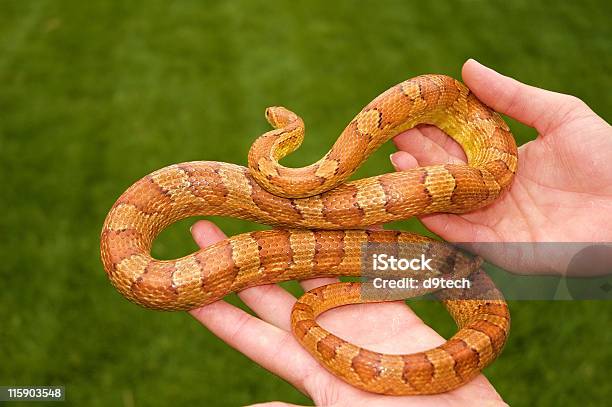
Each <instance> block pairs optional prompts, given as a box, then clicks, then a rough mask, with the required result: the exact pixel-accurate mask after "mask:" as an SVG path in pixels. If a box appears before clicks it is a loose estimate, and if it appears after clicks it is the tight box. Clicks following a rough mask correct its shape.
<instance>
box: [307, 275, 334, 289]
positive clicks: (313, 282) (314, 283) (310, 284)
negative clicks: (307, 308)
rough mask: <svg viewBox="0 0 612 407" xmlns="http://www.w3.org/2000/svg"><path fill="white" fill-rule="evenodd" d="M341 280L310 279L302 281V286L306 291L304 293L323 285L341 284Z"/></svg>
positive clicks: (328, 278)
mask: <svg viewBox="0 0 612 407" xmlns="http://www.w3.org/2000/svg"><path fill="white" fill-rule="evenodd" d="M339 281H340V279H339V278H336V277H319V278H310V279H308V280H302V281H300V285H301V286H302V288H303V289H304V291H310V290H312V289H313V288H317V287H321V286H323V285H328V284H334V283H337V282H339Z"/></svg>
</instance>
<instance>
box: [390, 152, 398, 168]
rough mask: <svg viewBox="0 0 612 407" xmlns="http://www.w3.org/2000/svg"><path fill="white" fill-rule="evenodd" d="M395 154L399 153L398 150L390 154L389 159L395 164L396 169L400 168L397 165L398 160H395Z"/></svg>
mask: <svg viewBox="0 0 612 407" xmlns="http://www.w3.org/2000/svg"><path fill="white" fill-rule="evenodd" d="M395 154H397V152H395V153H393V154H390V155H389V160H390V161H391V165H393V168H395V169H396V170H397V169H398V167H397V162H396V161H395V160H396V159H395Z"/></svg>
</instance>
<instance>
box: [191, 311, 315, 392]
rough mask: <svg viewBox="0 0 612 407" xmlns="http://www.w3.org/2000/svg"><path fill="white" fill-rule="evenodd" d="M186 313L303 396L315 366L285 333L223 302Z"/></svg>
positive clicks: (289, 335) (288, 333)
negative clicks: (305, 385) (305, 384)
mask: <svg viewBox="0 0 612 407" xmlns="http://www.w3.org/2000/svg"><path fill="white" fill-rule="evenodd" d="M189 313H190V314H191V315H192V316H193V317H194V318H196V319H197V320H198V321H199V322H201V323H202V324H203V325H204V326H206V327H207V328H208V329H209V330H210V331H211V332H212V333H214V334H215V335H216V336H217V337H219V338H220V339H221V340H222V341H224V342H225V343H227V344H228V345H230V346H231V347H232V348H234V349H236V350H237V351H239V352H241V353H243V354H244V355H245V356H247V357H248V358H249V359H251V360H253V361H254V362H255V363H257V364H259V365H261V366H262V367H263V368H265V369H267V370H269V371H271V372H272V373H274V374H276V375H278V376H280V377H281V378H283V379H285V380H287V381H288V382H289V383H291V384H292V385H293V386H295V387H297V388H298V389H300V390H301V391H303V392H304V383H303V379H304V377H307V376H308V373H309V372H311V371H313V370H314V369H316V368H318V365H317V362H316V361H315V359H313V358H312V357H311V356H310V354H308V353H307V352H306V351H305V350H304V349H302V348H301V347H300V346H299V345H298V343H297V342H296V341H295V340H294V338H293V334H292V333H291V332H287V331H284V330H282V329H280V328H277V327H275V326H273V325H271V324H268V323H267V322H264V321H262V320H261V319H259V318H256V317H254V316H252V315H250V314H248V313H246V312H245V311H243V310H241V309H240V308H237V307H234V306H233V305H231V304H228V303H227V302H225V301H217V302H214V303H212V304H210V305H207V306H205V307H201V308H196V309H194V310H191V311H189Z"/></svg>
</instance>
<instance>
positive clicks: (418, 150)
mask: <svg viewBox="0 0 612 407" xmlns="http://www.w3.org/2000/svg"><path fill="white" fill-rule="evenodd" d="M430 134H431V133H430ZM446 137H447V138H448V136H446ZM393 142H394V143H395V145H396V146H397V148H398V149H399V150H402V151H405V152H407V153H410V155H412V156H413V157H414V158H415V159H416V160H417V162H418V163H419V165H421V166H425V165H433V164H459V163H465V161H463V160H461V158H460V156H459V155H453V154H451V153H450V152H449V151H447V150H445V149H444V147H442V146H441V145H440V144H438V143H436V142H435V141H433V140H432V139H431V138H430V137H428V136H426V135H425V134H423V131H422V130H421V129H420V128H414V129H410V130H408V131H407V132H405V133H402V134H400V135H398V136H396V137H395V138H394V139H393ZM452 150H454V151H453V153H454V154H464V153H463V150H461V148H460V147H459V149H458V150H459V151H457V149H456V148H453V149H452Z"/></svg>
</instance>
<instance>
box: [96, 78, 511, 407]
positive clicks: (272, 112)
mask: <svg viewBox="0 0 612 407" xmlns="http://www.w3.org/2000/svg"><path fill="white" fill-rule="evenodd" d="M266 118H267V119H268V121H269V122H270V124H271V125H272V126H273V127H274V130H272V131H269V132H268V133H265V134H264V135H263V136H261V137H260V138H259V139H257V140H256V142H255V143H254V144H253V145H252V147H251V150H250V152H249V156H248V161H249V168H245V167H242V166H239V165H234V164H229V163H223V162H210V161H208V162H207V161H197V162H186V163H181V164H175V165H171V166H168V167H165V168H162V169H160V170H157V171H155V172H153V173H151V174H149V175H147V176H145V177H144V178H142V179H140V180H139V181H137V182H136V183H135V184H133V185H132V186H131V187H129V188H128V189H127V190H126V191H125V192H124V193H123V194H122V195H121V196H120V197H119V199H118V200H117V201H116V202H115V204H114V205H113V206H112V208H111V209H110V211H109V213H108V215H107V217H106V220H105V222H104V226H103V229H102V233H101V257H102V262H103V264H104V268H105V270H106V273H107V275H108V277H109V279H110V280H111V282H112V284H113V285H114V286H115V287H116V288H117V290H118V291H119V292H120V293H121V294H123V295H124V296H125V297H127V298H128V299H129V300H131V301H133V302H135V303H137V304H140V305H142V306H144V307H147V308H152V309H159V310H189V309H193V308H196V307H199V306H203V305H206V304H209V303H212V302H214V301H217V300H219V299H221V298H223V297H224V296H226V295H228V294H229V293H232V292H237V291H240V290H243V289H245V288H248V287H253V286H257V285H262V284H270V283H276V282H281V281H286V280H294V279H306V278H312V277H321V276H359V275H360V273H361V268H362V248H363V247H364V245H366V244H368V243H390V244H402V243H423V242H428V241H430V239H428V238H425V237H423V236H420V235H416V234H413V233H408V232H398V231H372V230H366V229H365V228H366V227H367V226H369V225H374V224H380V223H385V222H390V221H394V220H400V219H407V218H410V217H412V216H415V215H424V214H429V213H437V212H447V213H464V212H468V211H471V210H474V209H477V208H480V207H483V206H486V205H488V204H490V203H491V202H493V201H494V200H495V199H497V198H498V197H499V196H500V194H502V193H503V192H504V191H505V190H506V189H507V188H508V187H509V185H510V184H511V182H512V179H513V176H514V173H515V172H516V168H517V157H518V156H517V148H516V144H515V141H514V138H513V136H512V134H511V133H510V130H509V128H508V126H507V125H506V123H505V122H504V121H503V119H502V118H501V117H500V116H499V115H498V114H497V113H495V112H494V111H492V110H491V109H490V108H489V107H487V106H486V105H484V104H483V103H482V102H480V101H479V100H478V99H477V98H476V97H475V96H474V95H473V94H472V93H471V92H470V91H469V90H468V88H467V87H465V86H464V85H463V84H462V83H461V82H458V81H456V80H455V79H453V78H450V77H447V76H444V75H422V76H418V77H415V78H412V79H409V80H407V81H404V82H402V83H400V84H398V85H396V86H394V87H392V88H391V89H389V90H387V91H386V92H384V93H382V94H381V95H379V96H378V97H377V98H375V99H374V100H373V101H372V102H370V103H369V104H368V105H367V106H366V107H365V108H364V109H363V110H362V111H361V112H359V114H357V116H356V117H355V118H354V119H353V120H351V122H350V123H349V125H348V126H347V127H346V128H345V130H344V131H343V132H342V134H341V135H340V137H339V138H338V139H337V141H336V142H335V144H334V145H333V146H332V148H331V149H330V151H329V152H328V153H327V154H326V155H325V156H324V157H323V158H322V159H321V160H319V161H317V162H316V163H314V164H312V165H310V166H307V167H303V168H287V167H284V166H282V165H281V164H279V160H280V159H281V158H282V157H284V156H285V155H287V154H289V153H290V152H292V151H294V150H295V149H296V148H297V147H298V146H299V145H300V143H301V141H302V139H303V137H304V124H303V122H302V120H301V119H300V118H299V117H298V116H297V115H295V114H294V113H292V112H290V111H289V110H287V109H285V108H282V107H272V108H268V109H267V111H266ZM418 124H432V125H435V126H437V127H439V128H440V129H441V130H443V131H444V132H446V133H447V134H448V135H450V136H451V137H452V138H453V139H454V140H455V141H457V142H458V143H459V144H460V145H461V146H462V148H463V149H464V151H465V154H466V156H467V160H468V163H467V164H440V165H432V166H427V167H419V168H414V169H410V170H407V171H402V172H396V173H389V174H383V175H380V176H376V177H371V178H365V179H360V180H356V181H351V182H347V181H346V180H347V178H348V177H350V176H351V174H353V173H354V172H355V171H356V169H357V168H358V167H359V166H360V165H361V163H363V162H364V161H365V160H366V159H367V157H368V156H369V155H370V154H371V153H372V152H373V151H375V150H376V149H377V148H378V147H379V146H380V145H381V144H383V143H384V142H386V141H387V140H389V139H390V138H392V137H394V136H395V135H397V134H399V133H401V132H403V131H405V130H408V129H410V128H412V127H414V126H416V125H418ZM199 215H220V216H229V217H235V218H240V219H246V220H251V221H256V222H260V223H264V224H268V225H271V226H274V227H275V228H274V229H272V230H266V231H257V232H251V233H244V234H240V235H237V236H233V237H231V238H228V239H226V240H223V241H221V242H218V243H216V244H213V245H211V246H209V247H206V248H203V249H201V250H199V251H197V252H195V253H192V254H190V255H188V256H185V257H182V258H179V259H174V260H157V259H154V258H153V257H152V256H151V254H150V252H151V246H152V243H153V241H154V239H155V237H156V236H157V235H158V234H159V233H160V232H161V231H162V230H163V229H164V228H165V227H167V226H168V225H170V224H172V223H174V222H176V221H178V220H180V219H184V218H187V217H191V216H199ZM448 256H451V257H452V259H451V260H452V261H451V262H447V264H452V265H453V270H451V272H452V273H453V275H467V274H469V272H472V271H474V268H476V269H478V264H474V263H473V262H470V261H468V260H462V259H463V257H462V256H463V255H462V254H459V252H457V251H455V250H453V251H452V252H451V253H450V254H447V257H444V256H442V258H446V259H447V260H448ZM460 260H461V261H460ZM475 275H476V279H477V280H478V281H479V284H480V286H481V287H484V289H485V291H489V292H491V293H494V294H495V295H494V296H493V297H490V298H488V299H473V298H469V297H467V298H465V299H457V297H453V298H445V297H444V295H445V293H444V291H441V292H440V293H439V294H440V298H441V299H442V300H443V303H444V305H445V306H446V308H447V309H448V310H449V312H450V314H451V315H452V317H453V318H454V320H455V321H456V323H457V325H458V328H459V330H458V332H457V333H456V334H455V335H454V336H453V337H452V338H450V339H449V340H448V341H447V342H445V343H444V344H443V345H440V346H438V347H436V348H433V349H430V350H427V351H424V352H418V353H414V354H408V355H389V354H381V353H378V352H373V351H370V350H366V349H364V348H361V347H358V346H356V345H354V344H351V343H348V342H346V341H344V340H343V339H341V338H339V337H337V336H335V335H333V334H331V333H330V332H328V331H326V330H325V329H323V328H322V327H320V326H319V325H318V324H317V323H316V321H315V319H316V317H317V315H319V314H320V313H322V312H325V311H326V310H328V309H330V308H333V307H336V306H340V305H344V304H355V303H361V302H368V301H367V300H364V299H363V298H362V296H361V295H360V289H361V288H360V283H337V284H331V285H327V286H323V287H319V288H317V289H314V290H311V291H309V292H307V293H306V294H304V295H303V296H302V297H301V298H300V299H299V300H298V301H297V303H296V305H295V307H294V309H293V311H292V316H291V321H292V330H293V333H294V335H295V337H296V339H297V340H298V341H299V342H300V343H301V344H302V345H303V346H304V347H305V348H306V349H307V350H308V351H309V352H310V353H311V354H312V355H313V356H314V357H315V358H316V359H317V360H318V361H319V363H320V364H322V365H323V366H325V367H326V368H327V369H328V370H329V371H331V372H332V373H333V374H335V375H337V376H338V377H340V378H342V379H343V380H345V381H346V382H348V383H350V384H352V385H353V386H356V387H358V388H360V389H363V390H366V391H370V392H376V393H381V394H393V395H408V394H433V393H440V392H445V391H449V390H452V389H454V388H457V387H459V386H461V385H462V384H464V383H466V382H468V381H469V380H471V379H472V378H474V377H475V376H476V375H478V373H479V372H480V370H481V369H483V368H484V367H485V366H487V365H488V364H489V363H491V362H492V361H493V360H494V359H495V358H496V357H497V356H498V355H499V354H500V352H501V350H502V348H503V346H504V344H505V342H506V339H507V336H508V332H509V326H510V315H509V311H508V307H507V305H506V303H505V301H504V300H503V297H502V296H501V294H500V293H499V292H498V291H497V289H496V288H495V286H494V285H493V283H492V282H491V280H490V279H489V278H488V277H487V276H486V274H484V272H482V271H477V272H476V273H475Z"/></svg>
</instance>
